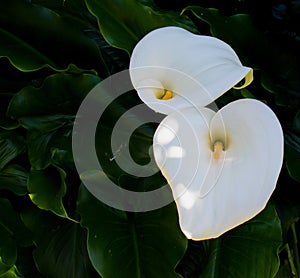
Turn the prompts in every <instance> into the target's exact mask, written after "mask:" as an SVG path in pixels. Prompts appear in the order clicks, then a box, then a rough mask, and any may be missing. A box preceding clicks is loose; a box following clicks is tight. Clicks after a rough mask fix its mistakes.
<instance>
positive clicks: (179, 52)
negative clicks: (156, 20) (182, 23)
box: [129, 27, 253, 114]
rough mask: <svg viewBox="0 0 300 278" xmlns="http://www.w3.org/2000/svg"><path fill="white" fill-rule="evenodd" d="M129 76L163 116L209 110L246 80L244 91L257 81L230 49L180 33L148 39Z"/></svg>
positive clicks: (171, 30) (163, 31)
mask: <svg viewBox="0 0 300 278" xmlns="http://www.w3.org/2000/svg"><path fill="white" fill-rule="evenodd" d="M129 70H130V77H131V81H132V84H133V86H134V88H135V89H136V90H137V92H138V95H139V97H140V98H141V99H142V100H143V101H144V102H145V103H146V104H147V105H148V106H149V107H150V108H152V109H153V110H155V111H157V112H160V113H163V114H169V113H171V112H173V111H174V109H175V110H178V109H183V108H186V107H191V106H194V105H195V106H198V107H199V106H203V107H204V106H206V105H208V104H210V103H211V102H213V101H214V100H215V99H217V98H218V97H219V96H220V95H222V94H223V93H224V92H226V91H228V90H229V89H230V88H232V87H233V86H234V85H236V84H237V83H238V82H239V81H241V80H242V79H243V78H245V82H244V85H243V86H242V87H244V86H247V85H248V84H249V83H251V81H252V79H253V78H252V69H251V68H248V67H244V66H243V65H242V64H241V62H240V60H239V58H238V56H237V55H236V53H235V52H234V50H233V49H232V48H231V47H230V46H229V45H228V44H226V43H225V42H223V41H221V40H219V39H217V38H214V37H210V36H202V35H195V34H192V33H190V32H189V31H187V30H185V29H182V28H179V27H164V28H160V29H156V30H154V31H152V32H150V33H148V34H147V35H146V36H145V37H144V38H143V39H142V40H140V41H139V42H138V44H137V45H136V47H135V48H134V50H133V53H132V56H131V59H130V66H129ZM242 87H240V88H242Z"/></svg>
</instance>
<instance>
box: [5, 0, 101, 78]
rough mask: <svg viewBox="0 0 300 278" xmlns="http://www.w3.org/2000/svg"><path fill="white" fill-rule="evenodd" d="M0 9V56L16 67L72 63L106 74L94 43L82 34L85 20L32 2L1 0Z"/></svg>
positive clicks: (61, 66) (26, 68)
mask: <svg viewBox="0 0 300 278" xmlns="http://www.w3.org/2000/svg"><path fill="white" fill-rule="evenodd" d="M0 10H1V13H0V40H1V44H0V58H3V57H6V58H8V59H9V60H10V62H11V63H12V64H13V65H14V66H15V67H17V68H18V69H19V70H22V71H33V70H38V69H41V68H43V67H51V68H53V69H55V70H63V69H66V68H68V66H69V64H75V65H77V66H78V67H80V68H84V69H96V70H97V71H98V72H99V73H100V74H102V75H104V76H105V75H107V70H106V68H105V66H104V63H103V60H102V57H101V54H100V52H99V49H98V47H97V45H96V43H95V42H94V41H93V40H92V39H90V38H89V37H88V36H86V35H85V34H84V29H88V28H91V27H90V25H88V24H86V22H82V21H79V20H76V19H74V18H66V17H62V16H60V15H59V14H58V13H56V12H54V11H52V10H50V9H47V8H45V7H42V6H38V5H35V4H32V3H31V1H23V0H11V1H9V2H3V1H1V2H0Z"/></svg>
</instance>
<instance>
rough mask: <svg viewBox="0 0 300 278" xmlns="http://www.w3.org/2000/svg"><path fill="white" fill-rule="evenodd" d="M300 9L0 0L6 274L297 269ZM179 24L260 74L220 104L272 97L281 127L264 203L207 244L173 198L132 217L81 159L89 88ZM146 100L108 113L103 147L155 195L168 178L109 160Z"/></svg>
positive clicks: (113, 168)
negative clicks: (143, 42)
mask: <svg viewBox="0 0 300 278" xmlns="http://www.w3.org/2000/svg"><path fill="white" fill-rule="evenodd" d="M299 13H300V2H299V1H270V0H269V1H258V0H257V1H251V0H244V1H238V0H231V1H222V0H219V1H217V0H215V1H207V0H202V1H201V0H185V1H178V0H176V1H160V0H153V1H151V0H99V1H96V0H33V1H30V0H29V1H28V0H9V1H4V0H0V278H2V277H16V278H17V277H26V278H27V277H28V278H31V277H32V278H37V277H50V278H51V277H53V278H57V277H59V278H69V277H70V278H75V277H78V278H81V277H82V278H94V277H101V276H102V277H103V278H110V277H111V278H119V277H120V278H124V277H131V278H165V277H170V278H171V277H172V278H173V277H174V278H176V277H177V278H179V277H183V278H208V277H209V278H220V277H221V278H237V277H243V278H252V277H259V278H272V277H278V278H280V277H294V276H292V273H293V272H296V273H297V276H298V277H299V276H300V261H299V254H298V244H297V237H299V231H300V229H299V226H298V222H297V221H298V219H299V217H300V197H299V196H300V195H299V194H300V192H299V186H300V184H299V183H300V45H299V43H300V35H299V26H300V24H299V18H300V17H299ZM170 25H172V26H180V27H182V28H185V29H187V30H189V31H192V32H194V33H202V34H205V35H209V36H216V37H218V38H220V39H222V40H224V41H226V42H227V43H228V44H230V45H231V46H232V47H233V48H234V50H235V51H236V52H237V54H238V55H239V57H240V58H241V61H242V63H243V64H245V65H247V66H249V67H252V68H254V77H255V79H254V82H253V83H252V84H251V85H250V86H249V87H247V89H244V90H242V91H236V90H234V89H231V90H230V91H228V92H227V93H226V94H225V95H223V96H222V97H221V98H220V99H218V100H217V103H218V105H220V106H223V105H225V104H227V103H228V102H230V101H232V100H234V99H238V98H243V97H251V98H256V99H259V100H263V101H264V102H265V103H267V104H268V105H269V106H270V107H271V108H272V109H273V111H274V112H275V113H276V115H277V116H278V118H279V120H280V122H281V124H282V127H283V130H284V135H285V156H284V165H283V168H282V172H281V175H280V178H279V182H278V185H277V188H276V190H275V192H274V195H273V196H272V199H271V201H270V202H269V203H268V205H267V206H266V208H265V210H263V211H262V212H261V213H260V214H259V215H258V216H257V217H255V218H253V219H252V220H250V221H248V222H246V223H244V224H243V225H241V226H239V227H237V228H235V229H233V230H231V231H229V232H227V233H226V234H224V235H222V236H221V237H219V238H217V239H212V240H206V241H201V242H193V241H188V240H187V239H186V238H185V237H184V236H183V235H182V233H181V230H180V228H179V226H178V217H177V212H176V207H175V205H174V203H171V204H169V205H168V206H165V207H163V208H160V209H157V210H154V211H150V212H142V213H135V212H124V211H119V210H116V209H112V208H110V207H108V206H106V205H104V204H102V203H101V202H100V201H98V200H96V199H95V198H94V197H93V196H92V195H91V194H90V193H89V192H88V191H87V190H86V188H85V187H83V186H81V180H80V177H79V175H78V173H77V171H76V168H75V164H74V159H73V154H72V128H73V125H74V119H75V115H76V113H77V110H78V108H79V106H80V105H81V103H82V101H83V99H84V98H85V97H86V95H87V94H88V93H89V91H90V90H91V89H92V88H93V87H94V86H96V85H97V84H98V83H99V82H100V81H101V80H103V79H104V78H106V77H108V76H109V75H110V74H113V73H116V72H118V71H120V70H123V69H126V68H128V66H129V59H130V54H131V51H132V49H133V48H134V46H135V44H136V43H137V42H138V41H139V40H140V39H141V38H142V37H143V36H144V35H145V34H147V33H148V32H149V31H151V30H153V29H156V28H159V27H162V26H170ZM184 55H185V53H182V59H184ZM139 103H140V100H139V99H138V97H137V96H136V93H135V92H134V91H131V92H128V93H126V94H124V95H123V96H122V98H119V99H117V100H116V101H114V103H112V104H111V105H110V106H109V107H108V108H107V109H106V111H105V113H104V114H103V115H102V118H101V120H100V123H99V126H98V129H97V134H96V138H95V142H96V144H95V148H96V151H97V154H98V156H99V160H100V161H101V163H102V168H103V170H104V171H105V172H106V174H107V175H108V176H109V177H110V178H111V180H113V181H115V183H116V184H118V185H119V186H121V187H122V188H125V189H128V190H134V191H149V190H154V189H157V188H160V187H161V186H163V185H164V184H165V183H166V181H165V180H164V178H163V177H162V175H161V174H160V173H157V174H155V175H153V176H151V177H145V178H144V177H143V178H136V177H134V176H132V175H130V174H127V173H126V172H124V171H123V170H122V169H120V168H119V167H118V165H117V164H116V163H115V162H114V161H113V160H112V161H110V160H111V158H112V151H111V146H110V144H111V142H110V136H111V133H112V130H113V127H114V125H115V124H116V122H117V121H118V118H119V117H121V116H122V115H123V114H124V113H125V112H126V111H128V110H130V109H131V108H132V107H134V106H136V105H138V104H139ZM128 117H129V118H130V117H131V118H134V117H136V116H135V114H134V113H129V114H128ZM138 120H139V119H138ZM155 129H156V124H155V123H149V124H142V125H141V126H140V127H139V128H138V129H136V130H135V131H134V133H133V134H132V136H131V139H130V144H129V149H130V151H131V154H132V158H133V160H134V161H135V162H136V163H138V164H141V165H145V164H147V163H148V161H149V160H150V155H149V147H150V146H151V142H152V136H153V134H154V132H155ZM270 143H272V142H270ZM278 270H279V271H278ZM277 271H278V273H277ZM276 273H277V275H276Z"/></svg>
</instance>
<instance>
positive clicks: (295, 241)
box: [292, 222, 300, 277]
mask: <svg viewBox="0 0 300 278" xmlns="http://www.w3.org/2000/svg"><path fill="white" fill-rule="evenodd" d="M292 234H293V249H294V256H295V264H296V270H297V277H300V262H299V251H298V239H297V233H296V227H295V222H294V223H293V224H292Z"/></svg>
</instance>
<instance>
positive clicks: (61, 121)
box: [7, 74, 100, 169]
mask: <svg viewBox="0 0 300 278" xmlns="http://www.w3.org/2000/svg"><path fill="white" fill-rule="evenodd" d="M99 81H100V78H99V77H97V76H94V75H90V74H80V75H71V74H54V75H51V76H49V77H48V78H47V79H46V80H45V81H44V83H43V85H42V86H41V87H40V88H35V87H33V86H28V87H25V88H24V89H23V90H21V91H20V92H19V93H18V94H16V95H15V96H14V97H13V98H12V100H11V102H10V105H9V108H8V112H7V114H8V115H9V116H10V117H12V118H15V119H18V120H19V122H20V123H21V124H22V126H23V127H25V128H26V129H28V133H27V144H28V155H29V161H30V163H31V165H32V167H33V168H34V169H44V168H46V167H47V166H49V165H50V164H51V163H52V162H53V160H55V161H58V162H59V164H60V165H63V164H64V163H65V164H67V165H70V164H71V163H72V161H70V159H71V157H72V155H71V133H72V126H73V121H74V117H75V114H76V113H77V109H78V107H79V105H80V104H81V102H82V100H83V99H84V97H85V96H86V95H87V94H88V92H89V91H90V90H91V89H92V88H93V87H94V86H95V85H96V84H97V83H98V82H99ZM62 155H63V157H62ZM64 160H67V161H64ZM70 167H71V166H70Z"/></svg>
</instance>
